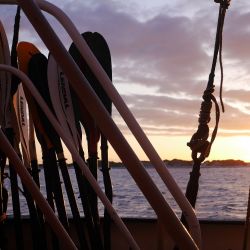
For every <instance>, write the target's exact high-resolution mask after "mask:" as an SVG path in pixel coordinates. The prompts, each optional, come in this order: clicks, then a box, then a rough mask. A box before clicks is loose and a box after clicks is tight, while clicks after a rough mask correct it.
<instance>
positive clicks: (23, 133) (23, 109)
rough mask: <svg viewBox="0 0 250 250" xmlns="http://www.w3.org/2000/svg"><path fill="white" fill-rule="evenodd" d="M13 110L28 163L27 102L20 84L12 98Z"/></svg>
mask: <svg viewBox="0 0 250 250" xmlns="http://www.w3.org/2000/svg"><path fill="white" fill-rule="evenodd" d="M14 108H15V111H16V116H17V123H18V128H19V133H20V141H21V144H22V151H23V153H24V154H26V158H27V160H28V161H29V162H30V153H29V152H30V151H29V122H28V113H27V101H26V98H25V94H24V91H23V86H22V84H19V86H18V89H17V93H16V95H15V98H14Z"/></svg>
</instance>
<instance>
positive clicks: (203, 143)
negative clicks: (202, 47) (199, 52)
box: [187, 0, 230, 163]
mask: <svg viewBox="0 0 250 250" xmlns="http://www.w3.org/2000/svg"><path fill="white" fill-rule="evenodd" d="M215 2H216V3H220V9H219V15H218V24H217V32H216V39H215V46H214V54H213V61H212V67H211V71H210V74H209V78H208V83H207V87H206V89H205V91H204V93H203V96H202V98H203V102H202V103H201V108H200V114H199V120H198V121H199V125H198V129H197V131H196V133H194V135H193V136H192V138H191V140H190V142H188V143H187V145H188V146H189V147H190V148H191V150H192V158H193V160H194V161H195V162H200V163H201V162H203V161H204V160H205V158H206V157H208V155H209V153H210V149H211V146H212V144H213V142H214V140H215V137H216V134H217V130H218V125H219V119H220V108H219V105H218V103H217V100H216V98H215V97H214V95H213V92H214V87H215V86H214V77H215V68H216V63H217V57H218V54H219V63H220V71H221V80H220V101H221V107H222V111H223V112H224V104H223V101H222V85H223V64H222V32H223V26H224V19H225V14H226V10H227V9H228V7H229V5H230V0H215ZM212 103H214V105H215V116H216V118H215V127H214V130H213V132H212V135H211V140H210V142H209V141H208V137H209V127H208V123H209V122H210V120H211V117H210V114H211V109H212Z"/></svg>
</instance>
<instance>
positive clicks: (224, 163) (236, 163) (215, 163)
mask: <svg viewBox="0 0 250 250" xmlns="http://www.w3.org/2000/svg"><path fill="white" fill-rule="evenodd" d="M141 162H142V164H143V165H144V166H145V167H152V164H151V163H150V162H149V161H141ZM163 162H164V163H165V164H166V166H167V167H192V166H193V161H187V160H180V159H173V160H164V161H163ZM109 164H110V167H111V168H112V167H117V168H118V167H124V165H123V163H122V162H114V161H110V163H109ZM202 166H203V167H250V162H245V161H242V160H233V159H227V160H212V161H205V162H203V163H202Z"/></svg>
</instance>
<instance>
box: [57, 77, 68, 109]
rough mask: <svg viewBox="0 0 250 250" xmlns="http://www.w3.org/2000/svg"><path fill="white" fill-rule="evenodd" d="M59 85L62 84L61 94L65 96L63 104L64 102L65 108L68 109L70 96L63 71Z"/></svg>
mask: <svg viewBox="0 0 250 250" xmlns="http://www.w3.org/2000/svg"><path fill="white" fill-rule="evenodd" d="M59 85H60V90H61V95H62V98H63V104H64V107H65V109H67V108H68V107H69V101H68V97H67V90H66V88H65V80H64V74H63V72H60V81H59Z"/></svg>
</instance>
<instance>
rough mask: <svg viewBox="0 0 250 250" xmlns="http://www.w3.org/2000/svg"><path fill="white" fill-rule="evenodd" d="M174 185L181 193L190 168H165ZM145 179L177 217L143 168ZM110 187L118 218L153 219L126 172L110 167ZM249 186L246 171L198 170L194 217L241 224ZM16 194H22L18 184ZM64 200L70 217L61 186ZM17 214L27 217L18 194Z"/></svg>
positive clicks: (166, 193)
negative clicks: (198, 177)
mask: <svg viewBox="0 0 250 250" xmlns="http://www.w3.org/2000/svg"><path fill="white" fill-rule="evenodd" d="M168 169H169V171H170V173H171V174H172V176H173V177H174V179H175V180H176V182H177V184H178V185H179V186H180V188H181V189H182V190H183V192H185V189H186V186H187V182H188V179H189V173H190V171H191V168H190V167H185V166H184V167H169V168H168ZM146 170H147V171H148V173H149V175H150V176H151V177H152V179H153V180H154V182H155V183H156V184H157V186H158V188H159V190H160V191H161V193H162V194H163V196H164V197H165V199H166V201H167V202H168V203H169V204H170V206H171V207H172V209H173V210H174V211H175V213H176V214H177V215H178V216H180V214H181V211H180V209H179V207H178V205H177V204H176V202H175V201H174V199H173V197H172V196H171V194H170V193H169V191H168V190H167V188H166V186H165V184H164V183H163V182H162V180H161V178H160V177H159V175H158V174H157V172H156V171H155V169H154V168H152V167H147V168H146ZM69 173H70V177H71V181H72V185H73V188H74V191H75V195H76V199H77V201H78V205H79V210H80V211H81V215H83V211H82V206H81V204H80V198H79V191H78V187H77V183H76V179H75V172H74V169H73V167H69ZM110 175H111V179H112V185H113V193H114V198H113V206H114V208H115V209H116V211H117V213H118V215H119V216H120V217H123V218H156V214H155V213H154V211H153V209H152V208H151V206H150V205H149V203H148V202H147V200H146V199H145V197H144V196H143V194H142V192H141V191H140V190H139V189H138V187H137V186H136V184H135V181H134V180H133V178H132V177H131V176H130V174H129V172H128V171H127V169H126V168H123V167H114V168H112V169H111V170H110ZM40 179H41V192H42V193H43V194H44V196H46V195H45V193H46V190H45V184H44V177H43V169H42V168H41V171H40ZM98 182H99V184H100V186H101V187H102V188H103V182H102V172H101V171H99V172H98ZM249 185H250V167H211V166H210V167H203V168H201V176H200V180H199V193H198V198H197V203H196V208H195V210H196V213H197V216H198V218H199V219H202V220H215V221H216V220H218V221H224V220H229V221H235V220H236V221H243V220H245V218H246V212H247V204H248V195H249ZM5 186H6V187H7V188H8V189H9V186H10V183H9V181H8V180H7V181H6V182H5ZM19 186H20V190H22V186H21V183H20V182H19ZM62 187H63V190H64V196H65V206H66V210H67V214H68V215H69V216H72V214H71V210H70V206H69V203H68V200H67V196H66V194H65V189H64V185H63V183H62ZM20 202H21V212H22V215H23V216H27V215H28V214H29V213H28V209H27V205H26V201H25V198H24V196H23V195H22V193H21V191H20ZM103 210H104V208H103V205H102V203H101V202H100V201H99V211H100V215H103ZM7 214H8V215H9V216H12V215H13V209H12V204H11V194H9V204H8V210H7Z"/></svg>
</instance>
